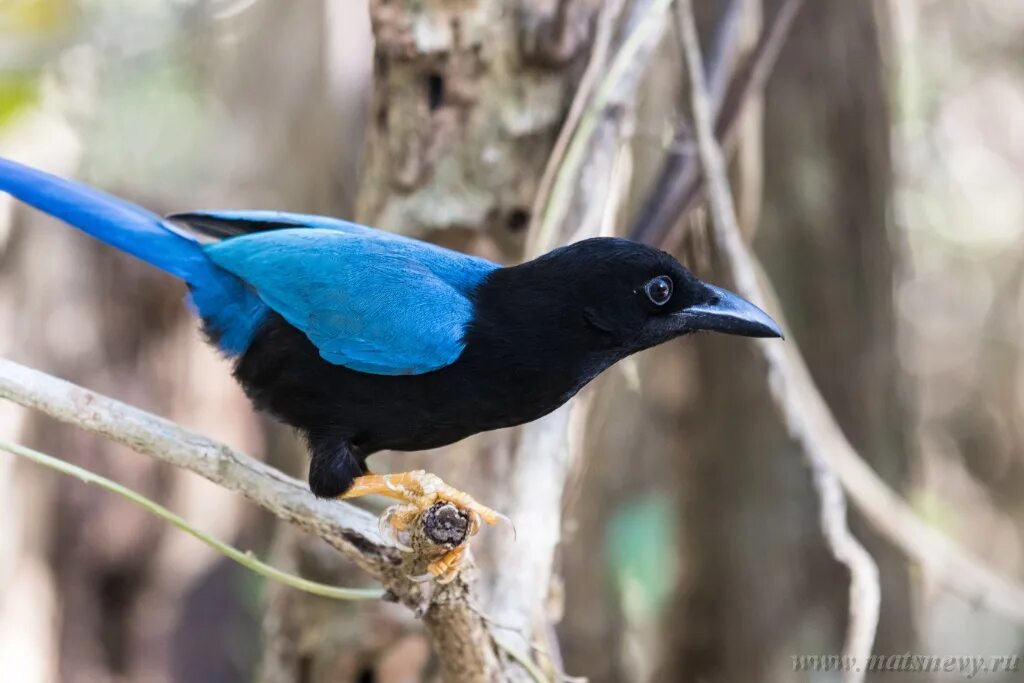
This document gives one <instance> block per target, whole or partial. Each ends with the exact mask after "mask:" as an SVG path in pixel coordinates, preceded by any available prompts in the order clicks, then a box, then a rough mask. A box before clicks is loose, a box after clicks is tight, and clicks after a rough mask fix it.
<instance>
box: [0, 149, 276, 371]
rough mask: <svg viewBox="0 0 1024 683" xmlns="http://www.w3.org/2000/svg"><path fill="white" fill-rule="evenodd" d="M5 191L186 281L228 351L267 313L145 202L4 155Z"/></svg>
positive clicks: (0, 172) (241, 344)
mask: <svg viewBox="0 0 1024 683" xmlns="http://www.w3.org/2000/svg"><path fill="white" fill-rule="evenodd" d="M0 192H7V193H9V194H11V195H12V196H14V197H15V198H17V199H20V200H21V201H23V202H25V203H26V204H29V205H30V206H34V207H35V208H37V209H39V210H40V211H43V212H44V213H48V214H50V215H51V216H54V217H56V218H59V219H61V220H62V221H64V222H66V223H68V224H69V225H71V226H73V227H76V228H78V229H79V230H82V231H83V232H86V233H88V234H90V235H92V236H93V237H95V238H97V239H99V240H102V241H104V242H106V243H107V244H109V245H111V246H113V247H117V248H118V249H120V250H121V251H124V252H127V253H129V254H131V255H133V256H135V257H137V258H140V259H142V260H143V261H145V262H146V263H149V264H152V265H154V266H156V267H157V268H159V269H160V270H163V271H165V272H167V273H170V274H171V275H174V276H176V277H179V278H181V279H182V280H184V281H185V282H186V283H188V285H189V289H190V290H191V293H192V301H193V303H194V304H195V306H196V308H197V309H198V311H199V315H200V317H202V319H203V322H204V323H205V326H206V329H207V331H208V332H209V333H210V335H211V336H212V337H214V338H215V339H216V340H217V343H218V345H219V346H220V347H221V348H222V349H223V350H224V351H226V352H228V353H231V354H238V353H241V352H243V351H244V350H245V349H246V348H247V347H248V345H249V342H250V341H251V340H252V336H253V334H254V333H255V331H256V329H257V328H258V327H259V325H260V323H261V322H262V320H263V317H264V316H265V315H266V311H267V309H266V306H265V305H264V304H263V302H262V301H260V299H259V297H258V296H257V295H256V294H255V293H254V292H252V291H251V289H250V288H248V287H246V285H245V283H243V282H242V281H241V280H239V279H238V278H237V277H235V276H234V275H232V274H230V273H228V272H227V271H225V270H223V269H221V268H219V267H218V266H217V265H216V264H214V263H213V262H212V261H210V260H209V259H208V258H207V257H206V255H205V254H204V253H203V248H202V245H201V244H200V242H198V241H197V240H196V239H194V238H193V237H191V236H189V235H188V234H186V233H184V232H181V231H180V230H178V229H177V228H175V227H174V226H173V225H171V224H170V223H168V222H167V221H165V220H163V219H162V218H160V217H159V216H157V215H156V214H154V213H151V212H149V211H146V210H145V209H143V208H142V207H139V206H136V205H134V204H131V203H129V202H126V201H124V200H122V199H118V198H117V197H114V196H111V195H109V194H106V193H105V192H101V191H99V190H96V189H93V188H90V187H86V186H85V185H82V184H80V183H76V182H73V181H70V180H64V179H63V178H58V177H57V176H54V175H50V174H49V173H44V172H43V171H39V170H37V169H34V168H29V167H28V166H23V165H21V164H18V163H16V162H13V161H10V160H7V159H3V158H0Z"/></svg>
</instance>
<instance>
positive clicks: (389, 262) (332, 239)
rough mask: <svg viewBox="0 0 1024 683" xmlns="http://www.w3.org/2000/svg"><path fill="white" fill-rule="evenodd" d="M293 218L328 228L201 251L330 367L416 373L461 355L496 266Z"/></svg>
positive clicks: (349, 227)
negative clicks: (478, 294) (481, 288)
mask: <svg viewBox="0 0 1024 683" xmlns="http://www.w3.org/2000/svg"><path fill="white" fill-rule="evenodd" d="M246 213H247V215H253V214H266V213H267V212H246ZM275 215H277V216H280V215H281V214H275ZM286 215H288V216H294V215H293V214H286ZM299 218H301V219H302V220H306V221H307V223H305V224H308V223H310V222H314V224H317V223H318V222H320V221H328V222H330V223H331V225H332V227H330V228H324V227H306V228H292V229H289V228H285V229H274V230H268V231H265V232H256V233H253V234H248V235H243V236H241V237H233V238H231V239H226V240H224V241H222V242H216V243H213V244H208V245H206V246H205V247H204V251H205V252H206V254H207V255H208V256H209V257H210V259H211V260H212V261H213V262H214V263H216V264H217V265H218V266H220V267H221V268H223V269H224V270H227V271H228V272H231V273H233V274H235V275H236V276H238V277H239V278H241V279H242V280H244V281H245V282H247V283H249V284H250V285H252V287H253V288H254V289H255V290H256V292H257V294H258V295H259V297H260V299H262V300H263V301H264V302H265V303H266V304H267V305H268V306H269V307H270V308H272V309H273V310H275V311H277V312H278V313H279V314H280V315H281V316H283V317H284V319H285V320H287V321H288V322H289V323H291V324H292V325H294V326H295V327H297V328H298V329H300V330H302V331H303V332H304V333H305V334H306V336H307V337H309V339H310V341H312V342H313V344H314V345H316V347H317V348H318V349H319V350H320V355H321V356H322V357H323V358H324V359H325V360H327V361H329V362H331V363H334V364H337V365H344V366H346V367H349V368H352V369H353V370H358V371H361V372H369V373H374V374H380V375H403V374H414V375H415V374H422V373H425V372H430V371H431V370H436V369H438V368H442V367H444V366H446V365H449V364H451V363H452V362H454V361H455V360H456V359H457V358H458V357H459V355H460V354H461V353H462V350H463V348H464V347H465V344H464V336H465V331H466V327H467V325H468V324H469V323H470V321H471V320H472V317H473V304H472V302H471V301H470V298H469V297H470V294H471V292H472V291H473V289H474V288H475V287H476V286H477V285H478V284H479V283H480V282H481V281H482V280H483V279H484V278H485V277H486V276H487V274H488V273H490V272H491V271H493V270H495V269H496V268H497V267H498V266H497V265H496V264H494V263H491V262H490V261H486V260H484V259H480V258H476V257H473V256H467V255H465V254H460V253H458V252H454V251H450V250H448V249H444V248H441V247H438V246H436V245H432V244H427V243H426V242H420V241H418V240H414V239H410V238H407V237H401V236H399V235H394V234H392V233H386V232H382V231H378V230H374V229H372V228H367V227H364V226H360V225H356V224H354V223H346V222H344V221H333V219H325V218H321V217H312V216H311V217H306V216H302V217H299ZM339 225H341V226H344V227H343V228H342V227H338V226H339Z"/></svg>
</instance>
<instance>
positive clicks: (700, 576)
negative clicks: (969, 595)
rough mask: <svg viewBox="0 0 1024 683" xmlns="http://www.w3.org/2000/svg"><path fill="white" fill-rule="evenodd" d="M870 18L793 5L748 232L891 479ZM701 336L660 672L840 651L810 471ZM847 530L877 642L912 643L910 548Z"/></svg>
mask: <svg viewBox="0 0 1024 683" xmlns="http://www.w3.org/2000/svg"><path fill="white" fill-rule="evenodd" d="M774 4H775V3H768V4H767V5H768V6H767V7H766V14H768V13H771V12H774V10H775V7H774ZM876 19H877V17H876V16H875V14H874V13H873V11H872V5H871V4H870V3H850V2H845V1H844V0H828V1H825V2H809V3H806V5H805V6H804V8H803V10H802V13H801V16H800V17H799V18H798V20H797V24H796V26H795V27H794V31H793V34H792V36H791V37H790V39H789V42H788V44H787V46H786V48H785V50H784V51H783V54H782V56H781V59H780V62H779V65H778V68H777V71H776V74H775V76H774V77H773V80H772V82H771V83H770V84H769V90H768V97H767V105H766V115H765V124H764V127H765V135H764V140H765V152H764V159H765V162H764V163H765V166H764V188H765V202H764V210H763V219H762V227H761V231H760V233H759V235H758V237H759V247H760V249H759V251H760V252H761V254H762V256H763V258H764V261H765V263H766V266H767V269H768V271H769V274H770V275H771V276H772V278H773V281H774V282H775V283H776V285H777V287H778V289H779V290H780V293H781V295H782V299H783V305H784V308H785V311H786V315H787V318H788V319H789V321H790V323H791V325H792V328H793V332H794V336H795V337H796V339H797V340H798V341H799V342H800V343H801V348H802V349H803V350H804V351H805V353H806V355H807V360H808V363H809V364H810V367H811V370H812V372H813V373H814V377H815V379H816V380H817V382H818V384H819V386H820V387H821V389H822V391H823V393H824V395H825V397H826V399H827V400H828V401H829V404H830V405H831V406H832V408H833V410H834V411H835V413H836V415H837V417H838V419H839V421H840V423H841V425H842V426H843V428H844V430H845V431H846V433H847V434H848V435H849V437H850V439H851V440H852V442H853V444H854V445H855V446H856V447H857V448H858V449H860V452H861V453H862V454H864V456H865V457H866V458H867V459H868V460H869V461H870V462H871V464H872V465H873V466H874V467H875V468H876V469H877V470H878V471H879V472H880V473H881V474H882V475H883V476H884V477H885V478H886V479H887V480H888V481H889V482H890V483H891V484H893V485H894V486H895V487H896V488H897V489H901V488H903V487H904V485H905V483H906V476H907V448H906V443H905V438H906V437H905V434H904V427H903V425H904V420H903V415H904V410H905V408H904V404H903V401H902V398H901V387H900V376H899V373H898V366H897V363H896V341H895V329H894V327H895V323H894V312H893V304H892V298H893V279H894V267H895V262H896V257H895V253H896V245H894V244H893V243H892V240H891V236H890V232H889V227H890V222H889V204H890V193H891V192H892V177H891V176H892V170H891V164H892V162H891V155H890V143H889V125H890V124H889V117H888V95H887V90H886V80H885V74H884V64H883V62H882V57H883V51H884V50H883V45H884V43H885V37H886V36H885V29H884V27H880V26H879V25H878V24H877V23H876ZM739 187H740V189H741V190H742V188H743V183H742V182H741V183H740V184H739ZM741 201H742V199H741ZM704 275H705V276H707V277H710V278H712V279H713V278H714V273H713V272H708V273H705V274H704ZM698 349H699V351H698V353H699V357H700V361H699V367H700V384H699V390H700V392H701V393H700V396H701V402H700V403H699V404H698V406H697V408H696V409H695V411H694V412H693V414H692V415H690V416H688V418H687V419H686V420H685V421H684V422H683V423H682V424H681V425H680V428H681V430H682V432H683V434H684V435H685V438H686V439H687V441H688V442H689V443H690V444H691V448H690V453H691V457H690V458H689V459H683V460H681V461H680V462H681V463H682V467H683V470H682V474H681V476H680V479H681V480H682V481H685V482H687V491H686V494H684V504H683V508H682V510H681V512H680V514H681V517H682V519H683V526H684V529H683V535H682V538H683V552H682V561H683V563H684V576H685V580H684V584H683V588H682V589H681V592H680V595H679V596H678V601H677V604H676V605H675V607H674V608H672V609H671V616H670V618H669V619H668V621H667V622H666V623H667V626H668V630H667V632H666V638H667V639H668V645H667V646H666V652H667V653H668V657H667V659H666V661H665V663H664V665H663V667H662V672H663V673H662V676H661V680H665V681H679V680H693V681H698V680H699V681H720V682H725V681H741V682H743V683H746V682H747V681H751V680H761V681H771V680H778V681H787V680H791V679H792V675H793V674H792V670H791V669H790V666H791V663H790V661H791V660H790V655H791V654H798V653H820V652H836V653H838V652H840V651H841V649H842V640H843V635H844V630H845V623H846V622H845V612H846V602H847V576H846V575H845V573H844V572H843V571H842V570H841V568H840V567H839V565H837V564H836V563H835V562H834V560H833V559H832V558H831V557H830V555H829V554H828V553H827V551H826V550H825V548H824V546H823V542H822V539H821V532H820V529H819V523H818V514H817V501H816V499H815V496H814V493H813V491H812V490H811V486H810V480H809V475H808V473H807V471H806V469H805V467H804V465H803V463H802V460H801V458H800V456H799V453H798V451H797V450H796V446H795V445H794V444H792V443H791V442H790V441H789V439H788V438H787V436H786V434H785V431H784V430H783V428H782V427H781V426H780V425H779V422H778V419H777V417H776V414H775V412H774V410H773V408H772V406H771V403H770V401H769V400H768V398H767V394H766V390H765V386H764V378H763V377H761V376H759V373H761V372H763V370H761V369H760V364H759V363H757V362H756V361H755V359H754V358H753V355H752V354H751V353H750V351H749V349H748V348H746V345H745V344H744V343H743V342H742V341H739V340H729V339H722V338H717V337H716V338H715V339H714V340H713V341H712V340H710V339H709V340H706V341H705V340H700V342H698ZM855 530H856V531H857V533H858V534H859V535H860V536H861V538H863V539H864V540H865V541H866V542H867V544H868V547H869V549H870V550H871V552H872V553H873V554H874V556H875V557H876V559H877V560H878V562H879V565H880V569H881V574H882V621H881V626H880V630H879V634H878V639H877V642H876V651H878V652H886V653H888V652H905V651H907V650H910V649H912V646H913V643H914V629H913V621H912V612H911V604H910V595H909V580H908V576H907V568H906V564H905V562H904V561H903V560H902V558H901V557H899V556H898V554H897V553H895V552H894V551H893V550H892V549H891V548H889V547H888V546H886V545H885V544H883V543H881V542H880V541H879V540H878V539H877V538H876V537H875V536H874V535H873V534H872V533H871V532H870V530H868V529H867V528H866V527H865V526H864V525H863V524H856V526H855Z"/></svg>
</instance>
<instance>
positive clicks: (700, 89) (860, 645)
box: [676, 0, 881, 681]
mask: <svg viewBox="0 0 1024 683" xmlns="http://www.w3.org/2000/svg"><path fill="white" fill-rule="evenodd" d="M676 2H677V8H678V10H679V18H680V28H681V31H682V40H683V46H684V49H685V50H684V51H685V57H686V59H685V61H686V67H687V72H688V74H689V77H690V94H691V104H692V107H693V119H694V129H695V134H696V138H697V148H698V151H699V153H700V160H701V165H702V166H703V167H704V175H705V177H706V179H707V183H708V194H709V199H710V204H711V213H712V216H713V221H712V222H713V224H714V229H713V237H714V241H715V246H716V247H717V251H718V253H719V255H720V256H721V257H722V260H723V265H724V266H725V268H726V271H727V272H728V274H729V276H730V278H731V279H732V281H733V284H734V285H735V287H736V289H737V290H738V291H739V293H740V294H741V295H742V296H745V297H747V298H749V299H752V300H754V301H755V302H758V301H760V302H763V301H764V294H763V292H762V291H761V285H760V283H759V282H758V278H757V271H756V270H755V268H754V265H753V260H752V257H751V255H750V253H749V252H748V251H747V248H746V245H745V244H744V242H743V235H742V232H741V231H740V226H739V222H738V221H737V218H736V211H735V205H734V203H733V197H732V189H731V188H730V186H729V178H728V175H727V171H726V166H725V158H724V155H723V154H722V150H721V148H720V147H719V146H718V141H717V140H716V139H715V132H714V114H713V112H712V109H711V102H710V100H709V98H708V93H707V85H706V83H705V79H704V67H703V65H702V63H701V61H702V58H701V53H700V44H699V42H698V38H697V27H696V24H695V22H694V19H693V8H692V6H691V3H690V0H676ZM755 344H756V346H757V348H758V350H759V351H760V352H761V355H762V357H763V359H764V361H765V363H766V365H767V367H768V374H767V379H768V384H769V390H770V393H771V395H772V398H773V399H774V400H775V403H776V406H777V407H778V408H779V411H780V413H781V414H782V416H783V419H784V420H785V422H786V426H787V428H788V429H789V432H790V435H791V436H792V437H793V438H795V439H797V440H798V441H799V442H800V443H801V445H802V446H803V453H804V457H805V459H806V461H807V465H808V467H809V468H810V470H811V473H812V475H813V481H814V488H815V489H816V491H817V493H818V497H819V500H820V507H819V516H820V522H821V528H822V532H823V533H824V536H825V541H826V544H827V545H828V547H829V550H831V552H832V555H833V556H834V557H835V558H836V559H837V560H838V561H839V562H841V563H842V564H844V565H845V566H846V567H847V569H849V571H850V614H849V625H848V629H847V634H846V644H845V647H844V653H845V654H846V655H847V656H848V657H852V658H854V661H867V658H868V656H870V654H871V647H872V645H873V643H874V640H875V632H876V630H877V628H878V613H879V604H880V600H881V596H880V592H881V588H880V586H879V583H878V566H877V565H876V564H875V561H874V559H873V558H872V557H871V555H870V554H869V553H868V552H867V550H865V549H864V546H862V545H861V544H860V542H859V541H858V540H857V539H856V538H855V537H854V536H853V534H852V533H851V532H850V529H849V527H848V526H847V522H846V498H845V496H844V495H843V490H842V486H841V484H840V481H839V477H838V476H837V474H836V472H835V470H834V469H833V465H832V461H831V458H830V457H829V455H828V448H827V446H828V442H827V441H824V440H823V439H822V437H823V436H824V434H823V433H822V432H821V430H822V428H823V426H824V425H825V424H827V422H823V420H827V419H830V418H831V416H830V415H829V414H828V412H827V410H825V411H824V412H823V413H822V414H819V415H814V414H813V413H812V412H811V411H810V410H809V409H808V408H809V405H808V404H807V403H806V402H802V401H797V400H795V399H796V397H797V396H799V395H800V394H798V393H797V392H798V390H799V388H800V387H797V386H796V385H797V383H798V382H799V380H800V379H801V377H800V376H799V369H800V368H799V366H798V365H797V364H796V363H794V358H795V356H794V355H793V354H788V355H787V353H786V350H785V348H784V347H783V346H782V345H781V344H780V343H779V342H777V341H772V340H762V339H758V340H755ZM790 345H791V346H793V345H792V342H790ZM821 407H822V408H824V404H823V402H822V403H821ZM843 675H844V680H846V681H862V680H863V679H864V673H863V671H860V672H857V671H853V670H849V671H845V672H844V674H843Z"/></svg>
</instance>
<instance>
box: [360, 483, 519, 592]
mask: <svg viewBox="0 0 1024 683" xmlns="http://www.w3.org/2000/svg"><path fill="white" fill-rule="evenodd" d="M370 494H377V495H381V496H387V497H388V498H393V499H395V500H400V501H402V504H401V505H393V506H391V507H390V508H388V509H387V510H385V511H384V514H383V515H381V518H380V523H381V534H382V535H384V536H386V537H388V538H390V539H391V540H392V542H394V543H395V545H397V546H398V547H399V548H401V549H402V550H405V551H406V552H411V551H412V548H410V547H408V546H407V545H404V544H402V543H400V542H399V541H398V539H397V535H398V534H399V533H402V532H405V531H408V529H409V527H410V526H411V525H412V524H413V523H414V522H415V521H416V520H417V519H419V517H420V515H422V514H423V513H424V512H426V511H427V510H428V509H430V508H431V507H432V506H433V505H434V504H436V503H451V504H452V505H454V506H455V507H457V508H459V509H460V510H462V511H463V512H465V513H466V514H467V515H468V516H469V532H468V533H467V534H466V540H464V541H463V542H462V543H461V544H459V545H457V546H455V547H454V548H452V549H451V550H449V551H448V552H447V553H445V555H444V556H443V557H441V558H440V559H438V560H436V561H434V562H431V563H430V564H429V565H428V566H427V571H428V572H429V574H428V575H427V576H428V577H430V576H432V577H433V578H435V579H437V581H438V582H440V583H450V582H451V581H453V580H454V579H455V577H456V576H458V575H459V569H460V568H461V566H462V562H463V561H464V560H465V558H466V553H467V550H468V548H467V545H466V544H467V542H468V539H469V537H470V536H473V535H475V534H476V533H477V532H478V531H479V530H480V522H481V520H482V521H484V522H486V523H487V524H489V525H494V524H497V523H498V522H499V521H505V522H509V524H510V525H511V522H510V521H509V519H508V517H506V516H505V515H503V514H501V513H499V512H495V511H494V510H492V509H490V508H489V507H486V506H484V505H481V504H480V503H478V502H476V500H474V499H473V497H472V496H470V495H469V494H468V493H464V492H462V491H459V490H458V489H455V488H452V487H451V486H449V485H448V484H446V483H444V481H442V480H441V478H440V477H438V476H437V475H436V474H431V473H430V472H426V471H424V470H414V471H412V472H399V473H396V474H365V475H363V476H361V477H356V479H355V481H354V482H353V483H352V486H351V488H349V490H348V491H346V492H345V493H343V494H342V495H341V497H342V498H358V497H359V496H366V495H370Z"/></svg>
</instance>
